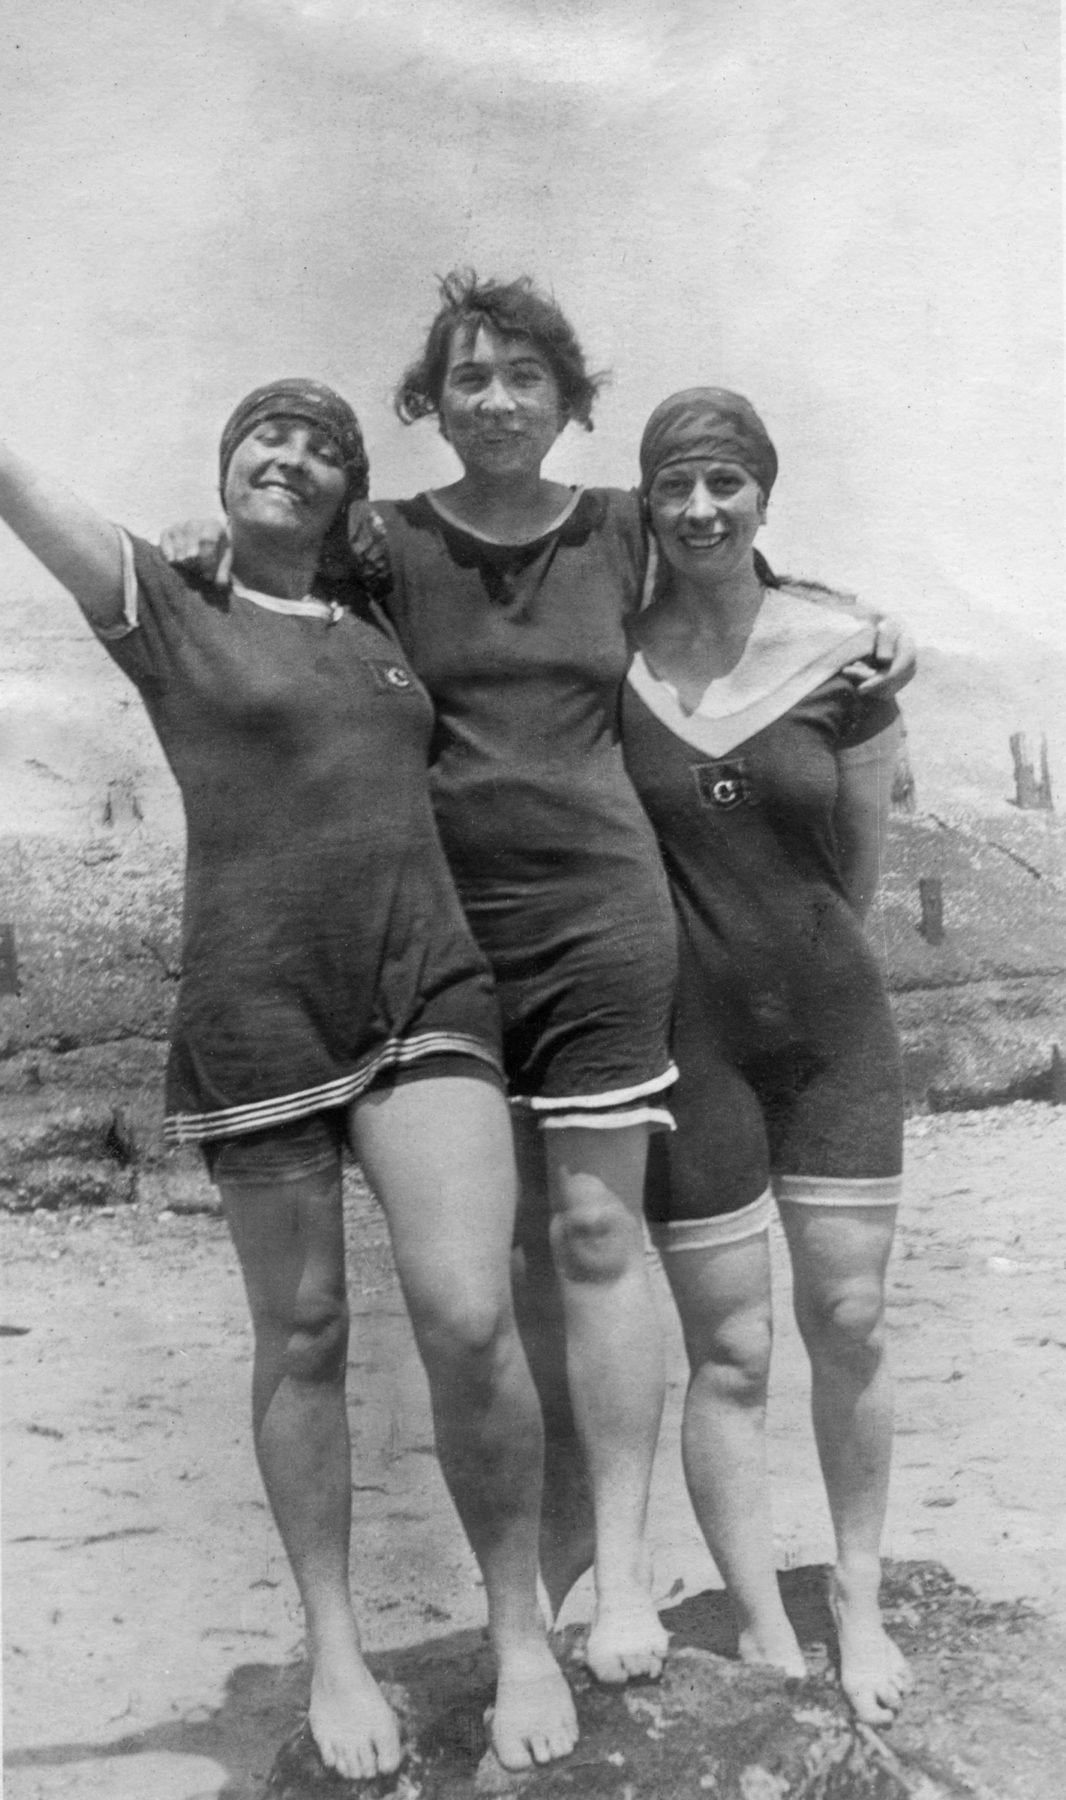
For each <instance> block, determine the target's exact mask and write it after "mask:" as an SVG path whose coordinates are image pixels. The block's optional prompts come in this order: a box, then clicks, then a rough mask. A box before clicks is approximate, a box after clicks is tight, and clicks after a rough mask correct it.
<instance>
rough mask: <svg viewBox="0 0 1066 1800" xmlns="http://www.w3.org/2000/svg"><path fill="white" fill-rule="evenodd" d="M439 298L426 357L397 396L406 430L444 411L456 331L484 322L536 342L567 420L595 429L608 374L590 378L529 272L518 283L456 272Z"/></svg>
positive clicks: (562, 320) (558, 313) (566, 328)
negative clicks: (442, 401) (598, 400)
mask: <svg viewBox="0 0 1066 1800" xmlns="http://www.w3.org/2000/svg"><path fill="white" fill-rule="evenodd" d="M440 298H441V304H440V307H439V309H438V311H437V316H436V318H435V319H434V321H433V323H432V325H431V326H430V328H429V331H428V333H427V335H426V341H425V344H424V345H423V347H422V354H421V356H419V357H418V359H417V361H415V362H413V363H412V364H411V365H410V367H409V368H408V369H405V371H404V374H403V377H402V379H401V381H400V383H399V385H398V387H397V389H396V392H395V394H394V396H393V404H394V406H395V408H396V411H397V413H398V414H399V416H400V418H401V419H402V420H403V422H404V424H405V425H413V424H414V422H415V420H416V419H426V418H430V417H432V416H433V415H434V414H435V413H439V411H440V399H441V394H442V393H443V391H444V378H445V375H446V374H447V371H448V356H449V353H450V351H451V347H452V340H453V338H454V336H455V333H456V332H457V331H458V330H460V329H461V328H464V327H466V328H468V329H470V330H471V331H476V330H477V328H478V326H479V325H485V326H487V327H488V329H489V330H490V331H493V332H496V333H497V334H498V335H499V336H500V337H525V338H529V339H530V341H531V342H532V343H533V344H535V345H536V348H537V349H538V350H539V352H540V354H541V355H542V356H543V358H544V360H545V362H546V363H547V364H548V367H549V368H550V369H551V372H552V374H553V375H554V376H555V379H556V381H557V382H558V385H559V398H560V401H561V402H562V407H563V412H564V414H565V416H566V419H567V421H568V422H572V423H573V424H575V425H583V426H584V428H585V430H586V431H591V430H592V407H593V403H594V401H595V399H596V396H597V394H598V393H599V391H600V388H601V387H602V386H603V384H604V382H605V381H606V380H607V376H606V374H605V373H601V374H597V375H593V374H590V372H589V370H588V368H587V366H586V363H585V353H584V351H583V350H582V348H581V345H580V344H579V343H578V340H577V335H576V333H575V331H574V328H573V326H572V325H571V324H570V321H569V320H568V319H567V317H566V315H565V314H564V313H563V311H562V309H561V308H560V307H559V306H558V305H557V303H556V301H555V300H554V299H553V298H552V297H551V295H550V294H545V293H543V292H542V291H541V289H540V288H538V287H537V286H536V284H535V282H534V281H533V280H532V278H531V277H530V276H529V275H519V276H518V278H517V280H515V281H479V280H478V277H477V275H476V273H475V271H474V270H473V269H452V271H451V272H450V274H448V275H445V276H444V277H443V278H442V279H440Z"/></svg>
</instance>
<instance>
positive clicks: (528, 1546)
mask: <svg viewBox="0 0 1066 1800" xmlns="http://www.w3.org/2000/svg"><path fill="white" fill-rule="evenodd" d="M353 1130H354V1135H355V1140H356V1146H357V1149H358V1153H359V1156H360V1159H361V1161H362V1163H363V1166H364V1168H365V1170H366V1174H367V1178H368V1180H369V1181H370V1183H371V1185H372V1187H373V1188H374V1190H375V1192H376V1193H377V1195H378V1198H379V1200H380V1201H381V1204H382V1206H383V1207H384V1210H385V1214H386V1217H387V1219H388V1223H389V1230H390V1233H391V1237H392V1245H393V1251H394V1254H395V1257H396V1267H397V1271H398V1273H399V1277H400V1281H401V1283H402V1286H403V1290H404V1296H405V1298H406V1300H407V1304H408V1307H409V1309H410V1313H411V1322H412V1325H413V1327H414V1331H415V1336H416V1338H417V1340H418V1345H419V1349H420V1350H421V1352H422V1357H423V1361H424V1363H425V1367H426V1374H427V1376H428V1379H429V1387H430V1398H431V1402H432V1406H433V1418H434V1424H435V1427H436V1435H437V1449H438V1454H439V1456H440V1463H441V1468H442V1471H443V1473H444V1478H445V1480H446V1481H447V1483H448V1488H449V1491H450V1492H451V1495H452V1498H453V1499H454V1501H455V1504H456V1508H457V1510H458V1513H459V1516H460V1518H461V1519H462V1522H463V1525H464V1527H465V1529H466V1533H467V1536H468V1537H469V1539H470V1543H471V1546H472V1548H473V1551H474V1554H475V1556H476V1557H477V1559H478V1563H479V1565H480V1568H481V1572H482V1575H483V1576H484V1580H485V1591H486V1597H487V1600H488V1611H489V1634H490V1637H491V1639H492V1644H493V1648H494V1650H495V1653H496V1659H497V1668H498V1684H497V1691H496V1704H495V1709H494V1713H493V1719H492V1727H491V1730H492V1741H493V1746H494V1748H495V1751H496V1754H497V1756H498V1757H499V1759H500V1761H501V1763H503V1765H504V1767H505V1768H509V1769H523V1768H529V1767H531V1766H532V1765H533V1764H534V1763H545V1762H550V1761H551V1760H552V1759H553V1758H556V1757H560V1756H566V1755H567V1754H568V1753H569V1752H570V1751H571V1750H572V1749H573V1747H574V1744H575V1743H576V1741H577V1719H576V1714H575V1711H574V1705H573V1700H572V1697H571V1694H570V1690H569V1688H568V1686H567V1684H566V1680H565V1678H564V1676H563V1674H562V1671H561V1669H560V1668H559V1665H558V1663H557V1662H556V1661H555V1658H554V1656H553V1655H552V1653H551V1650H550V1648H549V1646H548V1641H547V1635H546V1632H545V1628H544V1622H543V1620H542V1619H541V1617H540V1612H539V1609H538V1606H537V1597H536V1575H537V1537H538V1530H539V1523H540V1494H541V1470H542V1462H543V1436H542V1430H541V1419H540V1409H539V1407H538V1405H537V1395H536V1390H535V1388H534V1386H533V1382H532V1379H531V1376H530V1373H529V1365H528V1363H527V1362H526V1358H525V1354H524V1352H523V1349H522V1344H521V1340H520V1339H519V1336H518V1331H517V1328H516V1325H515V1319H514V1313H513V1310H512V1305H511V1297H510V1259H511V1242H512V1235H513V1230H514V1216H515V1174H514V1153H513V1144H512V1139H511V1126H510V1120H509V1117H508V1113H507V1108H506V1105H505V1103H504V1101H503V1099H502V1097H501V1096H500V1094H498V1093H497V1091H496V1090H495V1089H494V1088H492V1087H491V1086H489V1085H488V1084H487V1083H486V1082H483V1081H479V1080H477V1079H476V1078H469V1077H462V1076H456V1077H451V1078H444V1079H440V1080H436V1079H434V1080H425V1081H417V1082H412V1083H408V1084H406V1085H403V1086H400V1087H397V1088H395V1089H392V1090H388V1091H382V1092H380V1093H377V1094H371V1095H370V1096H368V1097H367V1098H366V1099H365V1100H363V1101H361V1102H359V1103H358V1104H357V1105H356V1106H355V1107H354V1108H353Z"/></svg>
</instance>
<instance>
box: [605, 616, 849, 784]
mask: <svg viewBox="0 0 1066 1800" xmlns="http://www.w3.org/2000/svg"><path fill="white" fill-rule="evenodd" d="M773 595H775V590H774V589H769V590H768V591H767V604H766V605H764V607H763V610H762V612H761V613H760V615H759V620H757V622H756V626H755V629H754V630H753V631H752V634H751V637H750V638H749V639H748V644H747V647H746V649H745V652H744V655H743V656H742V657H741V658H740V661H739V662H738V663H737V665H736V667H735V668H734V669H732V670H731V671H730V673H729V674H728V675H726V676H721V677H718V678H716V679H715V680H714V681H711V682H709V683H708V684H707V687H706V688H705V689H704V692H703V696H702V699H701V701H700V704H699V706H698V707H696V709H695V710H694V711H692V712H689V711H688V709H687V708H686V707H685V706H684V705H683V704H682V701H681V697H680V695H679V693H678V691H677V689H676V687H675V686H674V684H673V682H672V681H670V680H669V678H668V677H664V676H661V675H658V674H656V673H655V671H654V669H653V668H652V666H651V664H650V663H649V662H648V659H647V656H646V655H645V652H644V651H643V650H642V649H641V648H639V647H638V648H636V649H635V651H634V655H633V659H632V662H631V663H630V667H629V673H628V683H629V686H630V687H631V688H632V689H633V690H634V691H635V692H636V693H637V694H639V696H640V698H641V699H642V700H643V701H644V703H645V705H646V706H647V707H648V708H649V710H650V711H651V712H652V713H654V714H655V716H656V718H658V720H659V721H660V723H661V724H663V725H665V726H666V727H667V729H668V730H670V731H672V732H673V734H674V736H675V737H679V738H681V739H683V741H684V742H686V743H688V744H690V745H691V746H692V747H693V748H695V749H698V750H701V751H703V752H704V753H705V754H707V755H710V756H726V755H728V753H729V752H730V751H731V750H732V749H734V748H735V747H736V746H737V745H738V744H741V743H745V742H746V741H747V739H748V738H750V737H754V736H755V735H756V733H757V732H759V731H762V730H764V729H765V728H766V726H767V725H771V724H773V722H774V720H775V719H778V718H781V717H782V716H783V714H784V713H786V712H787V711H788V710H789V709H790V707H792V706H795V705H796V704H797V703H798V702H799V701H800V700H802V699H804V698H805V696H806V695H808V694H810V693H813V692H814V691H815V689H816V688H819V687H821V685H822V683H823V682H825V681H828V680H829V679H830V678H831V677H832V676H834V675H837V674H839V673H840V671H841V669H842V668H844V667H845V666H846V664H847V663H849V662H853V661H855V660H857V659H858V658H859V657H861V656H863V655H865V654H867V653H868V652H869V650H870V648H871V647H872V643H873V626H872V624H871V623H870V621H869V620H868V619H865V618H863V617H861V616H859V617H856V616H855V615H854V614H852V615H851V617H850V618H849V617H848V615H847V614H845V613H837V612H832V611H829V610H828V609H827V608H825V607H820V606H817V605H815V604H813V603H812V602H810V601H805V600H800V599H798V597H797V596H795V595H788V596H787V598H788V600H789V601H790V602H791V604H790V606H789V613H790V614H791V618H790V619H788V622H787V627H786V629H785V630H784V631H781V630H780V628H781V626H782V625H783V624H785V623H786V621H785V620H784V619H783V618H782V610H783V609H782V608H781V607H780V606H779V605H772V604H769V603H770V601H771V596H773ZM760 624H761V625H762V631H761V632H760V630H759V626H760ZM775 626H776V627H777V629H776V630H775ZM753 665H755V666H753ZM745 676H747V677H748V679H747V680H745ZM752 677H755V678H754V679H752ZM715 702H717V704H715Z"/></svg>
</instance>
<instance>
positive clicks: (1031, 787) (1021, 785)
mask: <svg viewBox="0 0 1066 1800" xmlns="http://www.w3.org/2000/svg"><path fill="white" fill-rule="evenodd" d="M1010 753H1011V756H1012V757H1013V759H1014V804H1015V806H1018V807H1021V808H1023V809H1024V810H1025V811H1026V812H1053V811H1054V805H1053V802H1052V799H1051V771H1050V769H1049V768H1048V759H1047V738H1046V737H1044V736H1041V739H1040V774H1039V776H1037V774H1036V771H1035V769H1034V768H1033V759H1032V757H1031V756H1030V754H1029V740H1028V738H1027V737H1026V735H1025V733H1024V731H1015V732H1013V733H1012V735H1011V740H1010Z"/></svg>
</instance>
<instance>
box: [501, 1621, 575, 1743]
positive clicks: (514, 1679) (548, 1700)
mask: <svg viewBox="0 0 1066 1800" xmlns="http://www.w3.org/2000/svg"><path fill="white" fill-rule="evenodd" d="M489 1735H490V1737H491V1739H492V1747H493V1749H494V1750H495V1752H496V1755H497V1757H498V1758H499V1760H500V1762H501V1763H502V1764H503V1767H504V1768H505V1769H531V1768H532V1767H533V1766H534V1764H536V1763H549V1762H556V1761H557V1760H558V1758H559V1757H561V1756H569V1754H570V1752H571V1750H572V1749H573V1748H574V1745H575V1744H576V1743H577V1736H578V1732H577V1713H576V1712H575V1710H574V1697H573V1695H572V1694H571V1692H570V1689H569V1687H568V1686H567V1682H566V1677H565V1675H564V1674H563V1672H562V1670H561V1669H560V1667H559V1665H558V1663H557V1662H556V1660H555V1658H554V1656H553V1655H552V1653H551V1651H550V1649H549V1648H548V1645H547V1643H546V1642H545V1641H544V1640H543V1639H537V1640H534V1641H533V1642H531V1643H530V1644H528V1645H526V1646H524V1647H523V1649H522V1650H520V1651H517V1652H515V1653H514V1654H512V1655H509V1656H503V1657H501V1659H500V1675H499V1680H498V1682H497V1684H496V1704H495V1706H494V1707H493V1708H492V1713H491V1717H490V1719H489Z"/></svg>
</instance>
